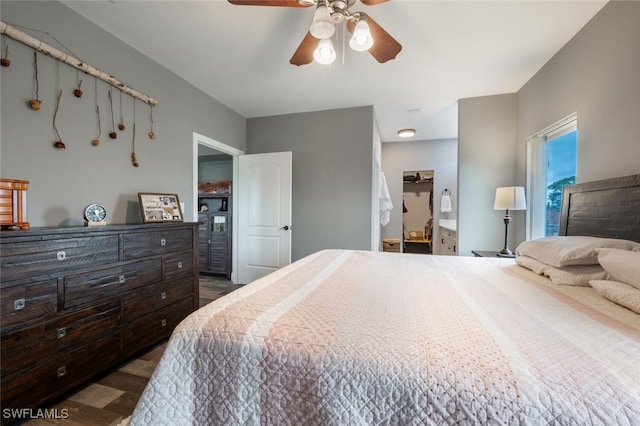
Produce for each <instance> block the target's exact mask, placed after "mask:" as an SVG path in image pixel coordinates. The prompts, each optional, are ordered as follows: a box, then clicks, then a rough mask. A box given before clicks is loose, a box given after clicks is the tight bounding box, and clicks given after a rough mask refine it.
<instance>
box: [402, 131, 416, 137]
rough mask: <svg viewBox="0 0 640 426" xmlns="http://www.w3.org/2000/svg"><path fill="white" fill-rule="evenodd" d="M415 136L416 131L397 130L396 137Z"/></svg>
mask: <svg viewBox="0 0 640 426" xmlns="http://www.w3.org/2000/svg"><path fill="white" fill-rule="evenodd" d="M415 134H416V129H401V130H398V136H400V137H401V138H410V137H411V136H413V135H415Z"/></svg>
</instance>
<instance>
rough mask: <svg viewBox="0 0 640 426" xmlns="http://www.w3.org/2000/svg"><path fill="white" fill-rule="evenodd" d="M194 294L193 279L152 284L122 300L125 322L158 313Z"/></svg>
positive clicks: (127, 295)
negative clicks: (154, 312)
mask: <svg viewBox="0 0 640 426" xmlns="http://www.w3.org/2000/svg"><path fill="white" fill-rule="evenodd" d="M192 294H193V278H192V277H187V278H182V279H178V280H173V281H163V282H162V283H157V284H151V285H148V286H146V287H143V288H140V289H138V290H136V291H132V292H130V293H128V294H126V295H125V296H124V297H123V298H122V308H123V311H122V315H123V318H124V320H125V321H129V320H131V319H134V318H137V317H139V316H142V315H145V314H147V313H149V312H153V311H157V310H159V309H162V308H164V307H165V306H169V305H170V304H172V303H175V302H178V301H179V300H181V299H183V298H184V297H185V296H188V295H192Z"/></svg>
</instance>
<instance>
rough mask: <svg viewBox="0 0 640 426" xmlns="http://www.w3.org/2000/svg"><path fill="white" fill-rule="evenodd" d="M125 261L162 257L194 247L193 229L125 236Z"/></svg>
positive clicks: (136, 233) (138, 233) (137, 233)
mask: <svg viewBox="0 0 640 426" xmlns="http://www.w3.org/2000/svg"><path fill="white" fill-rule="evenodd" d="M123 240H124V241H123V242H124V252H123V253H124V260H131V259H138V258H141V257H148V256H155V255H162V254H167V253H173V252H175V251H181V250H184V249H185V247H189V248H190V247H193V230H192V229H173V230H166V231H150V232H135V233H131V234H125V235H124V236H123Z"/></svg>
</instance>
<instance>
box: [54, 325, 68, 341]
mask: <svg viewBox="0 0 640 426" xmlns="http://www.w3.org/2000/svg"><path fill="white" fill-rule="evenodd" d="M66 335H67V327H61V328H59V329H58V331H57V332H56V336H57V337H58V339H62V338H63V337H64V336H66Z"/></svg>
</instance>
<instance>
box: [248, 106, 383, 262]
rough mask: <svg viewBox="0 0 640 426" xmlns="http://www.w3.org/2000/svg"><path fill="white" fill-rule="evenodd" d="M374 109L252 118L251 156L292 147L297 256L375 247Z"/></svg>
mask: <svg viewBox="0 0 640 426" xmlns="http://www.w3.org/2000/svg"><path fill="white" fill-rule="evenodd" d="M373 133H374V116H373V108H372V107H360V108H349V109H342V110H331V111H319V112H310V113H300V114H289V115H280V116H272V117H261V118H251V119H248V120H247V149H246V152H247V154H258V153H265V152H280V151H292V153H293V154H292V156H293V166H292V167H293V170H292V173H293V185H292V186H293V188H292V189H293V195H292V210H293V218H292V220H293V222H292V223H293V234H292V236H291V238H292V242H291V246H292V247H291V257H292V260H297V259H299V258H301V257H303V256H306V255H308V254H310V253H313V252H315V251H317V250H321V249H325V248H346V249H364V250H368V249H370V248H371V208H372V203H371V191H372V163H373V140H374V136H373Z"/></svg>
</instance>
